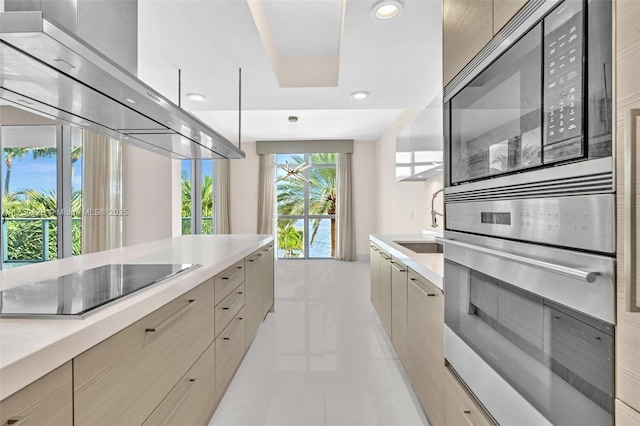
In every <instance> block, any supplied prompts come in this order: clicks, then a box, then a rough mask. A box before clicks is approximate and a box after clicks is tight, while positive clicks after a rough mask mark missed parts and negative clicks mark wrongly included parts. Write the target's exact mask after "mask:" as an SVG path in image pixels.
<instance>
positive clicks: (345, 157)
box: [336, 153, 356, 261]
mask: <svg viewBox="0 0 640 426" xmlns="http://www.w3.org/2000/svg"><path fill="white" fill-rule="evenodd" d="M352 157H353V154H351V153H340V154H338V161H337V179H336V181H337V183H336V186H337V191H338V201H337V209H336V210H337V217H338V241H337V244H336V260H346V261H354V260H356V232H355V214H354V204H353V165H352V163H353V161H352Z"/></svg>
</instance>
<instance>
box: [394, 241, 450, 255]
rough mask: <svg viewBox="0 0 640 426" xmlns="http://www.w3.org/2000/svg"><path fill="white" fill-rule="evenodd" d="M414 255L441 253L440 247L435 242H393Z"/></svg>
mask: <svg viewBox="0 0 640 426" xmlns="http://www.w3.org/2000/svg"><path fill="white" fill-rule="evenodd" d="M394 243H396V244H399V245H401V246H402V247H404V248H408V249H409V250H411V251H412V252H415V253H442V246H441V245H440V244H438V243H435V242H433V243H432V242H416V241H406V242H404V241H394Z"/></svg>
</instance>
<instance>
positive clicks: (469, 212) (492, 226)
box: [445, 194, 615, 253]
mask: <svg viewBox="0 0 640 426" xmlns="http://www.w3.org/2000/svg"><path fill="white" fill-rule="evenodd" d="M445 212H446V215H445V221H446V229H447V230H451V231H461V232H471V233H474V234H481V235H487V236H492V237H504V238H510V239H514V240H521V241H530V242H539V243H544V244H551V245H555V246H561V247H569V248H576V249H581V250H589V251H596V252H601V253H614V252H615V239H614V223H615V215H614V214H615V212H614V197H613V195H611V194H603V195H588V196H587V195H585V196H576V197H559V198H531V199H516V200H500V201H479V202H459V203H448V204H446V207H445Z"/></svg>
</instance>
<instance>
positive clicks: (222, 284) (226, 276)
mask: <svg viewBox="0 0 640 426" xmlns="http://www.w3.org/2000/svg"><path fill="white" fill-rule="evenodd" d="M214 279H215V282H216V290H215V293H216V305H217V304H218V303H220V302H222V300H223V299H224V298H225V297H227V296H228V295H229V293H231V292H232V291H233V289H234V288H236V287H238V284H240V283H241V282H243V281H244V259H242V260H240V261H238V262H236V263H234V264H233V265H231V266H229V267H228V268H227V269H225V270H224V271H222V272H220V273H219V274H218V275H216V276H215V277H214Z"/></svg>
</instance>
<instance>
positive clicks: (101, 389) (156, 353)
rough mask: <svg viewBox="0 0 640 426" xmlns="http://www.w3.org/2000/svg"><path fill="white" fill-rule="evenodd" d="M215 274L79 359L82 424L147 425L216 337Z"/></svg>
mask: <svg viewBox="0 0 640 426" xmlns="http://www.w3.org/2000/svg"><path fill="white" fill-rule="evenodd" d="M214 332H215V330H214V279H210V280H208V281H206V282H204V283H203V284H200V285H199V286H197V287H196V288H194V289H193V290H191V291H189V292H187V293H185V294H184V295H182V296H180V297H178V298H177V299H175V300H174V301H172V302H170V303H168V304H167V305H165V306H163V307H162V308H160V309H158V310H156V311H154V312H152V313H151V314H149V315H147V316H146V317H144V318H142V319H141V320H139V321H137V322H136V323H134V324H132V325H131V326H129V327H127V328H125V329H124V330H122V331H120V332H119V333H117V334H115V335H114V336H112V337H110V338H108V339H107V340H105V341H103V342H101V343H99V344H98V345H96V346H94V347H93V348H91V349H89V350H88V351H86V352H84V353H82V354H80V355H79V356H77V357H76V358H74V360H73V394H74V419H75V420H74V421H75V423H76V424H80V425H85V424H87V425H88V424H100V423H102V422H104V419H109V420H110V422H111V423H112V424H127V425H136V424H141V423H142V422H144V420H145V419H146V418H147V417H148V416H149V415H150V414H151V413H152V412H153V410H154V409H155V408H156V407H157V406H158V404H159V403H160V402H161V401H162V400H163V399H164V398H165V397H166V396H167V394H168V393H169V392H170V391H171V389H172V388H173V387H174V386H175V384H176V383H177V382H178V381H179V380H180V378H181V377H182V376H183V375H184V374H185V373H186V372H187V371H188V370H189V368H191V366H192V365H193V363H194V362H195V361H196V360H197V359H198V357H200V355H201V354H202V353H203V352H204V351H205V349H206V348H207V347H208V346H209V345H210V344H211V343H212V342H213V340H214V337H215V335H214Z"/></svg>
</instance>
